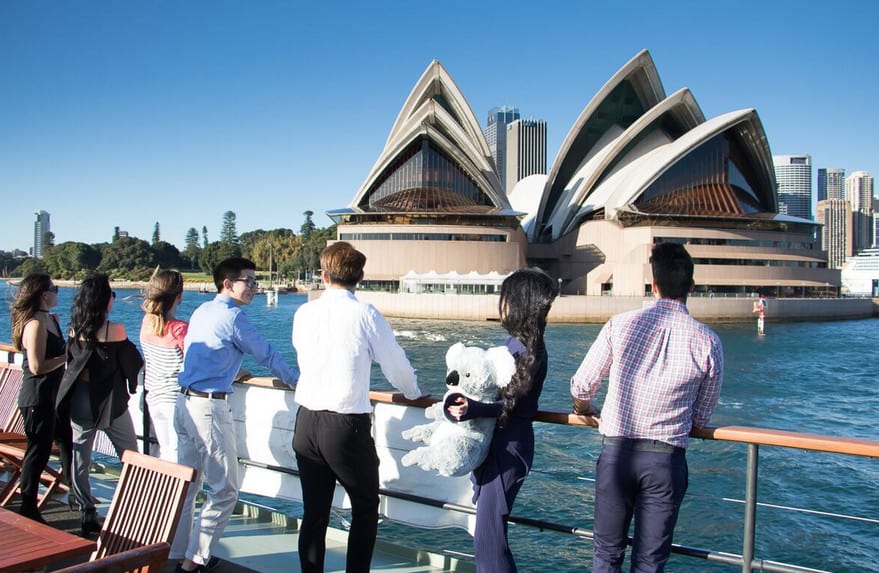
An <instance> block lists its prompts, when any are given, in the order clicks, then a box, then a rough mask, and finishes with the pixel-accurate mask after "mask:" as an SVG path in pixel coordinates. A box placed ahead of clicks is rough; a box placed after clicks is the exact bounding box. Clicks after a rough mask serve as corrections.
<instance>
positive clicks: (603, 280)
mask: <svg viewBox="0 0 879 573" xmlns="http://www.w3.org/2000/svg"><path fill="white" fill-rule="evenodd" d="M328 215H329V216H330V217H331V218H332V219H333V220H334V221H336V223H337V224H338V231H337V232H338V239H340V240H346V241H350V242H352V243H353V244H355V246H356V247H357V248H358V249H360V250H361V251H363V252H364V253H365V254H366V255H367V257H368V261H369V262H368V264H367V268H366V273H367V274H366V277H365V281H364V285H363V286H364V287H366V288H381V289H385V290H397V289H402V290H405V291H408V292H419V291H420V290H435V289H447V290H448V289H449V288H452V289H454V290H456V291H458V292H460V291H462V290H463V291H467V290H470V291H472V292H492V291H493V290H494V289H495V288H496V285H497V283H498V282H499V280H498V279H499V277H503V276H504V275H506V274H508V273H510V272H512V271H513V270H515V269H517V268H520V267H522V266H525V265H534V266H539V267H540V268H543V269H544V270H545V271H547V272H548V273H549V274H550V275H552V276H554V277H557V278H558V279H560V283H561V284H562V285H563V291H564V292H565V293H570V294H576V293H579V294H589V295H600V294H604V295H615V296H642V295H645V294H648V293H649V292H650V288H651V287H650V285H651V283H652V277H651V272H650V265H649V264H648V262H647V261H648V257H649V251H650V248H651V246H652V245H653V244H655V243H659V242H667V241H675V242H680V243H683V244H685V245H686V246H687V249H688V250H689V252H690V254H691V255H692V256H693V258H694V262H695V264H696V283H697V284H696V290H697V291H699V292H702V293H711V292H713V293H718V294H720V293H730V294H732V293H747V292H755V291H761V292H766V293H769V294H776V293H782V294H783V293H784V292H785V291H786V290H787V291H790V290H795V291H796V292H798V293H799V292H801V289H802V292H806V291H807V289H808V290H809V291H810V292H816V289H817V290H823V289H826V288H828V287H835V286H836V285H838V284H839V272H838V271H836V270H833V269H828V268H827V258H826V254H825V253H824V252H822V251H821V250H820V248H819V246H818V244H817V242H816V241H817V239H816V230H817V225H816V223H814V222H813V221H809V220H805V219H798V218H794V217H789V216H787V215H781V214H779V213H778V199H777V193H776V181H775V173H774V169H773V163H772V155H771V153H770V149H769V143H768V141H767V138H766V135H765V133H764V131H763V127H762V124H761V123H760V119H759V117H758V116H757V113H756V111H755V110H753V109H745V110H740V111H733V112H730V113H726V114H723V115H720V116H717V117H714V118H710V119H706V118H705V117H704V115H703V113H702V111H701V109H700V108H699V105H698V103H697V102H696V100H695V98H694V97H693V95H692V94H691V93H690V91H689V90H688V89H686V88H683V89H680V90H678V91H676V92H675V93H673V94H671V95H666V93H665V90H664V89H663V86H662V82H661V81H660V78H659V74H658V72H657V70H656V67H655V66H654V63H653V60H652V58H651V57H650V54H649V53H648V52H647V51H642V52H641V53H639V54H637V55H636V56H635V57H634V58H633V59H632V60H630V61H629V62H628V63H626V64H625V65H624V66H623V67H622V68H620V70H619V71H618V72H617V73H616V74H614V76H613V77H611V78H610V80H608V81H607V82H606V83H605V85H604V86H603V87H602V88H601V90H600V91H599V92H598V93H597V94H596V95H595V96H594V97H593V98H592V100H591V101H589V103H588V104H587V105H586V107H585V108H584V109H583V111H582V113H581V114H580V116H579V117H578V118H577V121H576V122H575V123H574V125H573V127H571V129H570V130H569V132H568V134H567V136H566V137H565V139H564V142H563V143H562V145H561V148H560V150H559V153H558V156H557V157H556V159H555V161H554V162H553V164H552V166H551V168H550V170H549V173H548V174H545V175H532V176H530V177H527V178H525V179H523V180H522V181H520V182H519V183H518V184H516V186H515V187H514V188H513V189H512V190H510V191H509V194H508V195H507V194H505V193H504V192H503V188H502V186H501V184H500V181H499V178H498V175H497V169H496V167H495V165H494V162H493V160H492V157H491V153H490V151H489V147H488V143H487V142H486V139H485V137H484V135H483V133H482V131H481V129H480V126H479V123H478V121H477V120H476V117H475V115H474V114H473V111H472V109H471V108H470V106H469V104H468V103H467V101H466V99H465V98H464V96H463V94H462V93H461V91H460V90H459V89H458V86H457V85H456V84H455V82H454V80H452V78H451V76H450V75H449V73H448V72H447V71H446V70H445V68H444V67H443V66H442V64H440V63H439V62H437V61H434V62H432V63H431V64H430V65H429V66H428V68H427V70H426V71H425V72H424V74H423V75H422V76H421V78H420V79H419V80H418V82H417V83H416V85H415V87H414V88H413V90H412V92H411V93H410V95H409V97H408V99H407V100H406V102H405V104H404V105H403V108H402V109H401V110H400V113H399V115H398V117H397V119H396V121H395V122H394V125H393V127H392V128H391V132H390V135H389V136H388V139H387V142H386V143H385V147H384V150H383V151H382V153H381V154H380V156H379V158H378V160H377V161H376V162H375V164H374V166H373V167H372V170H371V171H370V172H369V174H368V176H367V177H366V180H365V181H364V183H363V185H362V186H361V188H360V189H359V191H358V192H357V195H356V196H355V197H354V200H353V201H352V202H351V204H350V205H349V206H348V207H347V208H344V209H338V210H335V211H331V212H330V213H328ZM431 287H435V288H434V289H432V288H431Z"/></svg>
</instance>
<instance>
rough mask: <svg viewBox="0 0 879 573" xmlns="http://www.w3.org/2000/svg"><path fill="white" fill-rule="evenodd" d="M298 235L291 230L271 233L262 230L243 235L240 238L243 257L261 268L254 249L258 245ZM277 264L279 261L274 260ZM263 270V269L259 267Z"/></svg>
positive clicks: (276, 230)
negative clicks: (266, 240)
mask: <svg viewBox="0 0 879 573" xmlns="http://www.w3.org/2000/svg"><path fill="white" fill-rule="evenodd" d="M295 236H296V235H295V234H294V233H293V231H292V230H290V229H284V228H279V229H272V230H271V231H264V230H262V229H257V230H256V231H248V232H246V233H241V236H240V237H239V240H240V244H241V256H242V257H247V258H248V259H251V260H252V261H254V262H256V263H257V266H258V267H259V264H260V263H259V262H258V261H257V259H256V258H254V256H255V255H254V248H256V245H258V244H260V243H262V242H263V241H264V240H265V239H271V240H273V241H277V240H279V239H288V238H292V237H295ZM274 260H275V263H277V262H278V261H277V259H274ZM259 268H263V267H259Z"/></svg>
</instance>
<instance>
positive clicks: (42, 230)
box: [33, 211, 52, 259]
mask: <svg viewBox="0 0 879 573" xmlns="http://www.w3.org/2000/svg"><path fill="white" fill-rule="evenodd" d="M34 215H36V216H37V220H36V221H34V250H33V256H34V258H35V259H42V258H43V255H44V254H45V253H46V247H48V246H49V245H47V244H46V234H47V233H49V232H51V230H52V229H51V225H50V223H49V213H48V212H46V211H36V212H35V213H34Z"/></svg>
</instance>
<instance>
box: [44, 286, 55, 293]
mask: <svg viewBox="0 0 879 573" xmlns="http://www.w3.org/2000/svg"><path fill="white" fill-rule="evenodd" d="M46 292H55V293H57V292H58V285H52V286H50V287H49V288H47V289H46Z"/></svg>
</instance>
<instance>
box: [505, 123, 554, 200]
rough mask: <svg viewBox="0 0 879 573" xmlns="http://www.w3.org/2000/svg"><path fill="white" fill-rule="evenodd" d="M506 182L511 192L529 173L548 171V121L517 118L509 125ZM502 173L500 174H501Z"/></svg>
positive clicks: (506, 188)
mask: <svg viewBox="0 0 879 573" xmlns="http://www.w3.org/2000/svg"><path fill="white" fill-rule="evenodd" d="M506 140H507V141H506V154H505V155H506V165H504V172H505V174H506V175H505V177H506V183H505V185H504V190H505V191H506V192H507V193H509V192H510V191H511V190H512V189H513V187H514V186H515V185H516V183H518V182H519V181H521V180H522V179H525V178H526V177H528V176H529V175H534V174H535V173H543V174H545V173H546V122H545V121H543V120H542V119H537V120H533V119H517V120H514V121H513V122H511V123H509V124H508V125H507V136H506ZM499 175H500V174H499Z"/></svg>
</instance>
